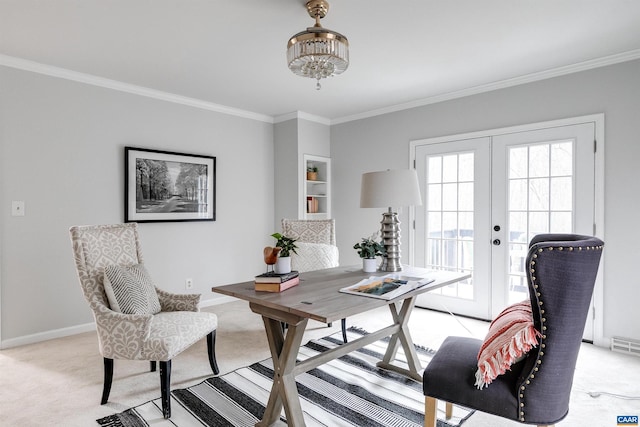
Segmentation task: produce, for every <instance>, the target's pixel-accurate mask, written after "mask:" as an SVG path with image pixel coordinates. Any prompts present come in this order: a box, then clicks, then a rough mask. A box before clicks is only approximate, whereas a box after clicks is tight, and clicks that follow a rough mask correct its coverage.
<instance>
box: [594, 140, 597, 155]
mask: <svg viewBox="0 0 640 427" xmlns="http://www.w3.org/2000/svg"><path fill="white" fill-rule="evenodd" d="M593 152H594V153H596V152H598V141H597V140H595V139H594V140H593Z"/></svg>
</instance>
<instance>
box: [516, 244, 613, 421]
mask: <svg viewBox="0 0 640 427" xmlns="http://www.w3.org/2000/svg"><path fill="white" fill-rule="evenodd" d="M603 247H604V246H603V245H600V246H586V247H585V250H587V251H588V250H602V248H603ZM547 249H548V251H549V252H551V251H553V250H554V248H553V247H549V248H547ZM556 249H557V250H558V251H564V250H565V249H567V250H568V251H569V252H572V251H573V250H574V247H573V246H568V247H566V248H564V247H562V246H561V247H559V248H556ZM578 251H582V246H579V247H578ZM542 252H544V249H543V248H539V249H538V253H537V254H533V256H532V258H533V259H532V260H531V262H530V268H529V273H530V274H531V283H532V284H533V288H534V289H535V290H536V299H537V300H538V305H539V306H540V307H541V308H540V316H541V317H540V328H541V329H542V331H541V332H542V335H541V337H540V350H539V351H538V358H537V359H536V365H535V366H534V368H533V371H532V372H531V373H530V374H529V376H528V377H527V380H526V381H525V385H522V386H520V393H519V399H518V400H519V402H520V404H519V405H518V406H519V407H520V421H521V422H525V409H524V407H525V405H524V401H523V400H524V398H525V396H524V392H525V391H526V388H527V385H529V384H531V380H533V379H534V378H535V375H536V372H538V369H539V367H540V365H542V357H543V356H544V349H545V348H546V344H545V342H544V341H545V340H546V339H547V333H548V331H547V326H546V325H545V322H546V321H547V319H546V318H545V317H544V309H543V308H542V306H543V305H544V303H543V301H542V294H541V293H540V292H538V291H537V289H538V287H539V282H538V281H537V278H536V276H535V273H536V269H535V265H536V260H537V258H538V254H541V253H542Z"/></svg>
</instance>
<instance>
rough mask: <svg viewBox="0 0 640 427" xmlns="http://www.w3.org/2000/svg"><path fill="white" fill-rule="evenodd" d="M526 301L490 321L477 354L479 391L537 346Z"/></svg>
mask: <svg viewBox="0 0 640 427" xmlns="http://www.w3.org/2000/svg"><path fill="white" fill-rule="evenodd" d="M539 336H540V332H538V331H537V330H536V329H535V327H534V325H533V314H532V312H531V302H530V301H529V300H527V301H523V302H520V303H517V304H513V305H510V306H509V307H507V308H505V309H504V310H502V312H501V313H500V314H499V315H498V317H496V318H495V319H493V321H492V322H491V325H490V326H489V332H487V336H486V337H485V339H484V342H483V343H482V346H481V347H480V350H479V352H478V370H477V371H476V383H475V385H476V387H478V389H482V388H483V387H485V386H487V385H489V384H491V382H492V381H493V380H494V379H496V378H497V377H498V375H502V374H504V373H505V372H506V371H507V370H509V369H511V365H513V364H514V363H517V362H519V361H520V360H522V359H523V358H524V357H525V356H526V354H527V352H528V351H529V350H531V348H532V347H534V346H536V345H538V337H539Z"/></svg>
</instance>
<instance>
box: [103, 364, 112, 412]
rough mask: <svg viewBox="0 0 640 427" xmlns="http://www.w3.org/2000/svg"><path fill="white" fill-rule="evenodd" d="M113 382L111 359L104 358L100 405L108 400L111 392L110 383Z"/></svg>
mask: <svg viewBox="0 0 640 427" xmlns="http://www.w3.org/2000/svg"><path fill="white" fill-rule="evenodd" d="M112 381H113V359H107V358H106V357H105V358H104V387H103V388H102V400H100V404H101V405H104V404H105V403H107V401H108V400H109V393H110V392H111V382H112Z"/></svg>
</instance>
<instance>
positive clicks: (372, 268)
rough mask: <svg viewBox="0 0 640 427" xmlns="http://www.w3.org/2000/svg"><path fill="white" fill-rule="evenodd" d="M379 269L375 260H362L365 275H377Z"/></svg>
mask: <svg viewBox="0 0 640 427" xmlns="http://www.w3.org/2000/svg"><path fill="white" fill-rule="evenodd" d="M377 269H378V267H377V266H376V259H375V258H362V271H364V272H365V273H375V272H376V270H377Z"/></svg>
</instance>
